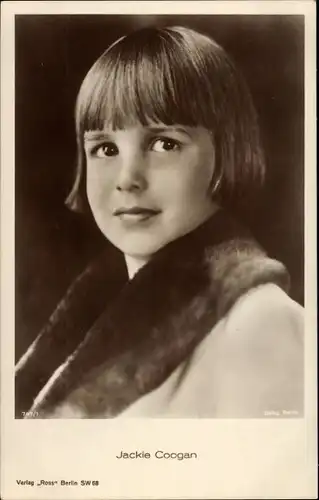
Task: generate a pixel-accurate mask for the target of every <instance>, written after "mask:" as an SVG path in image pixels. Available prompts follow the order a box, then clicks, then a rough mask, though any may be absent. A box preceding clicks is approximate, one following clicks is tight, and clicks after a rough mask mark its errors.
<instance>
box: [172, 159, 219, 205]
mask: <svg viewBox="0 0 319 500" xmlns="http://www.w3.org/2000/svg"><path fill="white" fill-rule="evenodd" d="M213 171H214V163H213V160H212V158H211V156H210V157H206V156H200V157H198V156H197V155H193V156H192V155H190V156H189V157H188V158H185V159H183V160H182V161H181V164H180V166H179V168H178V170H176V172H175V175H174V178H171V179H170V180H169V182H167V186H170V189H169V193H171V195H173V196H172V199H173V200H175V202H176V204H183V205H184V204H189V205H190V206H192V205H193V206H194V205H198V204H202V203H204V204H207V201H209V200H210V185H211V179H212V176H213ZM172 177H173V176H172Z"/></svg>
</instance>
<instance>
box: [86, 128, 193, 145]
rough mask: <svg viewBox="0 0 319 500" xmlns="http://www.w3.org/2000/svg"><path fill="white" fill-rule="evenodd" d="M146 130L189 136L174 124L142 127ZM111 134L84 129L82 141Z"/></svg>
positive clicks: (184, 130)
mask: <svg viewBox="0 0 319 500" xmlns="http://www.w3.org/2000/svg"><path fill="white" fill-rule="evenodd" d="M143 128H144V129H145V130H147V132H151V133H154V134H162V133H169V132H178V133H182V134H186V135H187V136H188V137H191V135H190V133H189V132H188V131H187V130H186V129H185V128H184V127H175V126H167V127H156V126H155V127H154V126H152V127H143ZM110 138H111V134H109V133H108V132H103V130H97V131H94V130H90V131H86V132H85V133H84V141H85V142H89V141H99V140H103V139H110Z"/></svg>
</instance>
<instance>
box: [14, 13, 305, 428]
mask: <svg viewBox="0 0 319 500" xmlns="http://www.w3.org/2000/svg"><path fill="white" fill-rule="evenodd" d="M15 23H16V31H15V40H16V209H17V213H16V241H17V247H16V248H17V250H16V355H17V358H18V359H17V365H16V386H15V391H16V392H15V394H16V396H15V397H16V417H17V418H108V417H117V416H123V417H130V416H134V417H136V416H138V417H178V418H182V417H188V418H197V417H206V418H224V417H226V418H227V417H231V418H237V417H248V418H250V417H267V416H270V415H272V414H273V413H274V414H279V415H280V416H281V417H301V416H302V414H303V368H304V367H303V354H304V353H303V335H304V331H303V307H302V305H303V292H304V290H303V259H304V255H303V219H304V213H303V174H304V165H303V153H304V152H303V128H304V109H303V98H304V88H303V74H304V71H303V64H304V62H303V51H304V46H303V37H304V20H303V17H302V16H266V17H264V16H262V17H259V16H218V17H217V16H190V17H187V18H186V17H185V16H184V17H183V16H175V17H174V16H63V15H62V16H45V15H44V16H39V15H38V16H37V15H34V16H33V15H31V16H23V15H21V16H17V17H16V21H15ZM73 108H74V112H73ZM72 176H73V178H72ZM55 302H56V303H57V304H55Z"/></svg>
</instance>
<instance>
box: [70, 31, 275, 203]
mask: <svg viewBox="0 0 319 500" xmlns="http://www.w3.org/2000/svg"><path fill="white" fill-rule="evenodd" d="M75 120H76V136H77V148H78V159H77V169H76V176H75V182H74V185H73V189H72V191H71V193H70V195H69V196H68V199H67V202H66V203H67V204H68V206H69V207H70V208H71V209H73V210H76V211H83V209H84V208H85V206H86V204H87V197H86V186H85V184H86V183H85V177H86V167H85V154H84V145H83V143H84V133H85V131H88V130H102V129H103V128H104V127H105V126H106V125H108V126H112V127H113V128H114V129H117V128H124V127H126V126H128V125H131V124H134V123H136V122H139V123H141V124H142V125H147V124H148V123H149V122H150V121H152V122H161V123H164V124H166V125H172V124H180V125H186V126H203V127H205V128H207V129H208V130H210V131H211V133H212V140H213V141H214V146H215V152H216V168H215V174H214V179H212V192H214V196H215V197H218V199H219V200H220V201H221V203H223V202H225V203H226V204H227V199H229V198H231V197H232V196H233V194H236V193H237V194H238V193H241V195H243V194H244V193H245V192H247V190H249V191H251V190H253V189H254V188H255V187H257V186H260V185H261V184H262V182H263V179H264V175H265V164H264V156H263V152H262V148H261V145H260V137H259V127H258V122H257V116H256V111H255V108H254V105H253V102H252V99H251V96H250V93H249V91H248V88H247V86H246V84H245V81H244V79H243V78H242V76H241V74H240V73H239V71H238V70H237V69H236V67H235V66H234V64H233V62H232V61H231V59H230V58H229V56H228V55H227V54H226V52H225V51H224V49H223V48H222V47H220V46H219V45H218V44H217V43H216V42H215V41H213V40H212V39H211V38H209V37H208V36H206V35H203V34H201V33H198V32H196V31H193V30H191V29H189V28H184V27H166V28H157V27H151V28H143V29H140V30H138V31H135V32H133V33H131V34H129V35H127V36H125V37H122V38H120V39H119V40H117V41H116V42H115V43H113V44H112V45H111V46H110V47H109V48H108V49H107V50H106V51H105V52H104V53H103V54H102V55H101V56H100V57H99V59H98V60H97V61H96V62H95V63H94V65H93V66H92V68H91V69H90V71H89V72H88V74H87V75H86V77H85V79H84V81H83V83H82V86H81V88H80V91H79V94H78V98H77V103H76V113H75Z"/></svg>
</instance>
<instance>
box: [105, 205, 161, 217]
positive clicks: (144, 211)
mask: <svg viewBox="0 0 319 500" xmlns="http://www.w3.org/2000/svg"><path fill="white" fill-rule="evenodd" d="M159 213H160V210H154V209H152V208H146V207H130V208H127V207H120V208H117V209H115V210H114V212H113V215H115V216H119V215H129V216H148V217H151V216H152V215H157V214H159Z"/></svg>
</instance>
